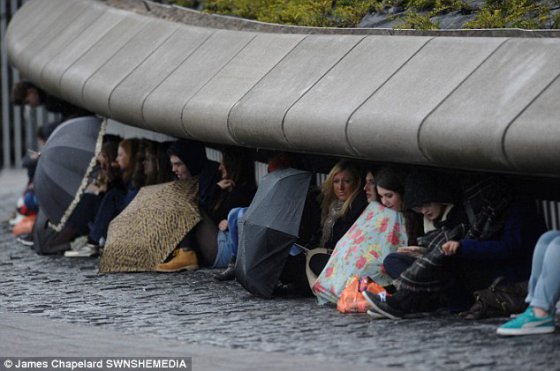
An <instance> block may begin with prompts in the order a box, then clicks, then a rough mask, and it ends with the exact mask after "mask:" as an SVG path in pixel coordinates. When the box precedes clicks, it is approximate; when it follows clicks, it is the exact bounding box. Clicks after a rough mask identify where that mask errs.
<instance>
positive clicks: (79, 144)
mask: <svg viewBox="0 0 560 371" xmlns="http://www.w3.org/2000/svg"><path fill="white" fill-rule="evenodd" d="M105 127H106V121H103V122H102V120H101V119H100V118H98V117H95V116H85V117H78V118H75V119H72V120H68V121H66V122H64V123H62V124H61V125H60V126H59V127H57V128H56V130H55V131H54V132H53V133H52V134H51V136H50V137H49V139H48V141H47V143H46V144H45V147H44V148H43V150H42V151H41V155H40V156H39V161H38V163H37V170H36V172H35V177H34V180H33V182H34V185H35V193H36V195H37V199H38V201H39V206H40V208H41V210H43V212H44V213H45V216H46V217H47V218H48V219H49V221H50V226H51V227H52V228H53V229H55V230H57V231H60V230H62V227H63V226H64V223H66V220H67V219H68V217H69V216H70V214H71V213H72V211H73V210H74V208H75V207H76V205H77V204H78V201H79V200H80V197H81V195H82V193H83V191H84V190H85V188H86V187H87V181H88V176H89V175H90V173H91V171H92V170H93V168H94V167H95V164H96V157H97V154H98V153H99V152H100V151H101V145H102V141H103V134H104V133H105Z"/></svg>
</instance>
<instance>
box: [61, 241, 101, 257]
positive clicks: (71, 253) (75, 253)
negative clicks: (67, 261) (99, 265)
mask: <svg viewBox="0 0 560 371" xmlns="http://www.w3.org/2000/svg"><path fill="white" fill-rule="evenodd" d="M98 253H99V247H98V246H96V245H92V244H89V243H88V244H86V245H85V246H83V247H82V248H81V249H79V250H68V251H65V252H64V256H65V257H67V258H89V257H92V256H94V255H97V254H98Z"/></svg>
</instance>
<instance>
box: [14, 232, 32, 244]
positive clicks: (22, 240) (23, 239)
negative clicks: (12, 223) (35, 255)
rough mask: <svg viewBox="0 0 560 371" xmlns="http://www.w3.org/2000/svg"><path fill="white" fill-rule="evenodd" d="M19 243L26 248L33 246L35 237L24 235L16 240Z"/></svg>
mask: <svg viewBox="0 0 560 371" xmlns="http://www.w3.org/2000/svg"><path fill="white" fill-rule="evenodd" d="M16 240H17V242H19V243H21V244H22V245H25V246H33V243H34V242H33V235H32V234H22V235H20V236H18V237H17V238H16Z"/></svg>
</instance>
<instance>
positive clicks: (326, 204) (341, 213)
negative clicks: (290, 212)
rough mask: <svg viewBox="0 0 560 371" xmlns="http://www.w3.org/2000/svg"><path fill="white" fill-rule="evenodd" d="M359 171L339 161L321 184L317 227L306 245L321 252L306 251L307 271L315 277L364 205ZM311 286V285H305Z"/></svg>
mask: <svg viewBox="0 0 560 371" xmlns="http://www.w3.org/2000/svg"><path fill="white" fill-rule="evenodd" d="M361 178H362V175H361V171H360V169H359V168H358V167H357V166H356V165H354V164H353V163H351V162H349V161H346V160H342V161H339V162H338V163H337V164H336V165H335V166H334V167H333V168H332V169H331V171H330V172H329V175H328V176H327V179H326V180H325V182H324V183H323V189H322V194H321V197H322V200H321V228H320V230H319V231H317V232H316V233H315V235H314V237H313V238H312V239H311V241H310V243H309V246H312V247H314V249H315V248H322V249H326V250H327V253H324V252H323V251H324V250H316V251H313V250H314V249H312V250H310V252H308V256H310V258H309V263H308V266H309V270H310V271H311V272H310V273H312V274H313V275H315V276H319V274H321V272H322V271H323V269H324V268H325V266H326V265H327V262H328V261H329V258H330V256H331V252H332V250H333V249H334V248H335V246H336V243H337V242H338V240H340V239H341V238H342V236H344V234H345V233H346V231H348V229H350V227H351V226H352V224H354V222H355V221H356V219H358V216H360V214H361V213H362V211H364V209H365V207H366V206H367V200H366V197H365V195H364V193H363V192H362V190H361V188H362V186H361V182H362V181H361ZM309 284H310V286H313V284H314V282H309Z"/></svg>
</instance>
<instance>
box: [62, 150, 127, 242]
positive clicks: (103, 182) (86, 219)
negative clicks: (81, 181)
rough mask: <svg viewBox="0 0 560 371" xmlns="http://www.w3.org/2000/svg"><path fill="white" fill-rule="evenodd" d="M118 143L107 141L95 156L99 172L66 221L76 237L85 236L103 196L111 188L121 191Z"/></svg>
mask: <svg viewBox="0 0 560 371" xmlns="http://www.w3.org/2000/svg"><path fill="white" fill-rule="evenodd" d="M118 147H119V142H117V141H114V140H107V141H105V143H103V146H102V147H101V151H100V152H99V154H98V155H97V164H98V165H99V171H98V173H97V176H96V177H95V179H94V180H93V182H92V183H90V184H89V185H88V187H87V188H86V191H85V192H84V194H83V195H82V198H81V199H80V201H79V202H78V205H77V206H76V208H75V209H74V211H73V212H72V215H71V216H70V218H69V219H68V222H67V224H68V226H69V227H70V228H72V229H73V230H74V231H75V233H76V236H87V235H88V233H89V224H90V223H93V221H94V220H95V216H96V215H97V211H98V209H99V206H100V204H101V202H102V200H103V197H104V196H105V194H106V193H107V192H109V191H111V190H112V189H113V188H119V189H122V188H123V185H122V179H121V174H120V170H119V165H118V163H117V161H116V159H117V151H118Z"/></svg>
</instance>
